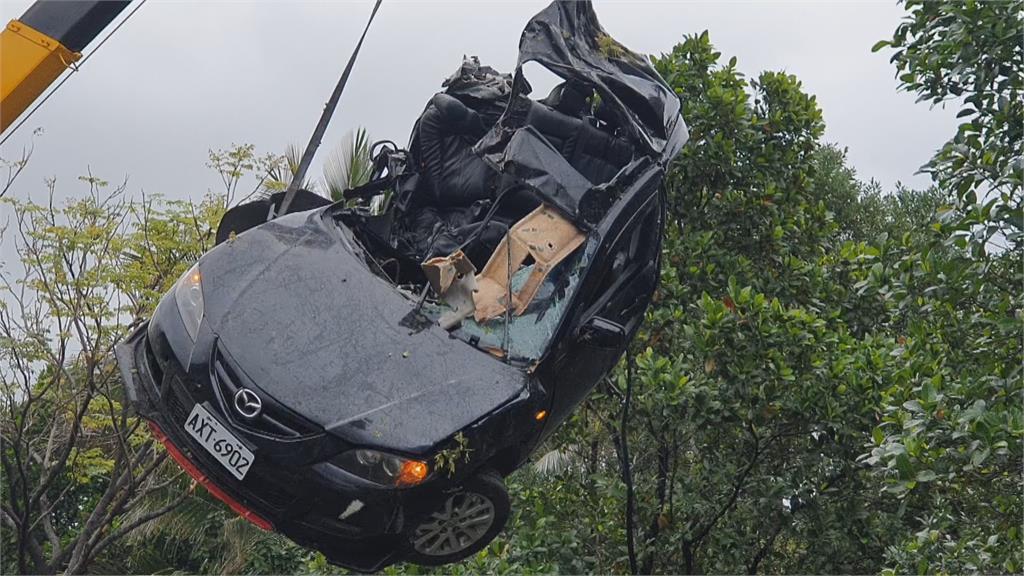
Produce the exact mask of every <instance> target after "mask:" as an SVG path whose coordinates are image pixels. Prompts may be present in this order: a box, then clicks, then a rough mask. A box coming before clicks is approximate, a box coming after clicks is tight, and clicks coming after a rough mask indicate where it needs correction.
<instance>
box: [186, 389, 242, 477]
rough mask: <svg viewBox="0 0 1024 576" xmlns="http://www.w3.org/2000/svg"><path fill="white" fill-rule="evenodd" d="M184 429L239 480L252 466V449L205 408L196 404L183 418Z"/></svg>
mask: <svg viewBox="0 0 1024 576" xmlns="http://www.w3.org/2000/svg"><path fill="white" fill-rule="evenodd" d="M185 431H186V432H188V433H189V434H190V435H191V436H192V437H193V438H195V439H196V440H198V441H199V443H200V444H201V445H202V446H203V448H206V451H207V452H209V453H210V454H213V457H214V458H216V459H217V462H220V463H221V465H222V466H224V467H225V468H227V469H228V472H231V474H232V475H233V476H234V477H235V478H238V479H239V480H241V479H242V478H245V473H246V472H248V471H249V466H252V463H253V460H255V459H256V458H255V456H253V453H252V450H249V449H248V448H246V447H245V446H244V445H242V443H241V442H240V441H239V440H238V438H235V435H234V434H232V433H231V432H228V431H227V429H226V428H224V426H222V425H221V423H220V422H218V421H217V419H216V418H214V417H213V415H212V414H210V413H209V412H208V411H207V410H206V408H203V407H202V406H201V405H199V404H196V405H195V408H192V413H191V414H189V415H188V418H187V419H186V420H185Z"/></svg>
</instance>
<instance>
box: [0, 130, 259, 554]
mask: <svg viewBox="0 0 1024 576" xmlns="http://www.w3.org/2000/svg"><path fill="white" fill-rule="evenodd" d="M211 164H213V165H215V166H216V167H217V169H218V172H219V173H220V175H221V177H222V180H223V183H224V187H225V192H224V196H215V195H209V196H207V197H206V198H205V199H203V200H202V201H201V202H199V203H193V202H187V201H170V200H165V199H162V198H153V197H148V198H147V197H146V196H145V195H143V197H142V199H141V201H138V202H131V201H128V200H127V199H126V198H125V189H126V183H122V184H121V185H120V186H117V187H115V188H114V189H113V190H110V189H109V184H108V183H107V182H106V181H104V180H102V179H100V178H98V177H95V176H93V175H91V174H90V175H89V176H87V177H83V178H82V181H83V182H84V183H85V185H86V186H87V190H88V192H87V193H86V194H85V195H83V196H82V197H80V198H78V199H74V200H70V201H68V202H67V203H66V204H64V205H63V206H61V205H58V204H57V203H56V202H55V201H54V190H55V186H56V182H55V181H54V180H49V181H48V182H47V196H48V197H47V200H46V201H45V202H43V203H36V202H33V201H31V200H27V199H14V198H10V197H8V198H4V200H3V202H4V204H5V206H6V207H8V208H9V209H10V210H11V212H12V216H13V217H12V224H11V225H10V226H11V228H10V229H8V230H6V231H5V234H4V238H5V239H10V240H9V241H11V242H12V243H13V247H14V249H15V252H16V253H17V254H18V256H19V260H18V261H17V262H16V263H15V264H14V266H10V267H6V268H5V269H4V270H2V271H0V290H3V293H4V295H3V298H2V299H0V359H2V364H0V392H2V395H0V408H2V410H3V417H2V419H0V434H2V449H0V463H2V470H3V481H2V483H0V496H2V499H0V521H2V522H3V526H4V528H5V529H4V531H3V536H2V540H0V543H2V546H3V550H4V552H5V553H4V555H3V559H4V562H5V564H4V570H5V571H15V570H16V571H18V572H20V573H54V572H60V571H63V572H66V573H69V574H74V573H82V572H85V571H86V570H88V569H89V568H90V567H91V566H94V565H96V564H97V563H99V564H104V565H106V566H108V567H110V569H111V571H114V572H123V571H126V570H125V568H126V567H127V566H128V565H129V564H128V563H126V562H120V561H112V560H111V559H112V558H114V557H116V556H114V557H112V556H111V555H110V554H111V552H112V551H114V550H117V549H118V548H119V547H121V546H122V545H123V542H124V539H125V538H126V537H127V536H129V535H130V534H131V533H132V532H133V531H134V530H137V529H139V528H140V527H142V526H145V525H146V524H148V523H151V522H153V521H154V520H156V519H158V518H160V517H161V516H163V515H165V514H168V513H169V512H171V511H172V510H174V509H176V508H177V507H178V506H180V505H181V504H182V503H183V502H186V501H188V500H190V499H193V498H194V495H193V492H192V491H190V490H188V489H187V488H188V484H187V482H185V481H184V478H183V474H182V472H181V471H180V469H179V468H178V467H177V466H176V465H174V464H172V463H168V462H167V459H166V453H165V452H164V451H163V448H162V446H160V445H159V444H158V443H154V442H153V439H152V437H151V436H150V435H149V433H148V430H147V429H146V427H145V426H143V425H142V421H141V420H140V419H138V418H137V417H136V416H135V415H134V414H132V412H131V410H130V409H129V406H128V405H127V401H126V399H125V396H124V391H123V388H122V384H121V379H120V374H119V372H118V369H117V366H116V364H115V362H114V359H113V355H112V350H113V346H114V345H115V344H116V343H117V342H119V341H121V340H122V339H123V338H124V337H125V336H126V335H127V333H128V332H129V331H130V330H131V329H132V328H134V327H135V326H137V325H138V323H139V322H140V321H141V319H143V318H145V317H146V316H148V315H149V314H150V313H151V312H152V310H153V308H154V307H155V305H156V302H157V300H158V298H159V297H160V296H161V295H162V294H163V293H164V292H165V291H166V290H167V289H169V288H170V286H171V285H172V283H173V282H174V281H175V280H176V279H177V278H178V277H179V276H180V274H182V273H183V272H184V271H185V269H186V268H187V267H188V265H189V263H190V262H193V261H195V260H196V259H197V258H198V257H199V255H200V254H202V253H203V252H204V251H206V250H207V249H209V248H210V247H211V246H212V244H213V238H214V232H215V230H216V226H217V223H218V222H219V220H220V216H221V214H222V213H223V211H224V207H225V205H226V204H227V200H226V198H229V197H231V196H232V195H233V194H234V193H235V191H236V190H237V188H238V185H239V182H240V181H241V180H243V179H244V178H245V177H246V176H247V175H248V174H250V173H251V172H252V171H253V170H256V169H257V167H258V166H261V161H260V160H259V159H257V158H256V157H255V155H254V154H253V151H252V148H251V147H246V146H242V147H235V148H233V149H232V150H227V151H216V152H211ZM259 180H262V178H258V182H257V186H259V185H260V182H259ZM119 568H120V569H119Z"/></svg>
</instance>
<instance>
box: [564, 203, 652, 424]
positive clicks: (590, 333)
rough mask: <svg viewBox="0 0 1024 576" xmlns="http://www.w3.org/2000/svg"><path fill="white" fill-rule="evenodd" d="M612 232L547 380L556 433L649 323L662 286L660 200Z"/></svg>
mask: <svg viewBox="0 0 1024 576" xmlns="http://www.w3.org/2000/svg"><path fill="white" fill-rule="evenodd" d="M624 220H625V222H624V223H622V224H620V225H618V226H616V225H614V224H613V226H612V227H611V229H612V230H617V232H616V236H615V237H614V239H613V240H611V241H610V244H609V250H608V251H607V252H604V254H605V255H606V256H604V257H602V258H600V259H599V260H598V261H597V264H596V266H598V267H599V268H597V269H595V270H594V271H593V273H594V274H595V276H594V279H593V283H591V284H590V286H591V289H590V290H587V293H586V294H585V298H584V301H583V304H582V306H581V309H582V312H581V313H580V314H579V316H578V317H577V319H576V320H575V321H574V323H573V324H574V326H576V327H577V328H576V329H575V330H573V331H572V332H571V333H570V334H568V335H567V336H566V337H565V338H564V339H563V341H562V342H561V343H560V345H559V349H558V351H557V356H556V357H555V360H554V362H553V363H552V370H551V373H550V375H549V378H547V380H548V382H549V387H550V390H551V393H552V404H551V415H552V416H551V422H550V423H549V426H548V430H553V429H554V427H555V426H553V425H557V423H559V422H561V421H562V420H564V419H565V418H567V417H568V415H569V414H570V413H571V411H572V409H573V408H574V407H575V406H576V405H577V404H579V403H580V402H581V401H582V400H583V398H584V397H586V395H587V394H588V393H589V392H590V391H591V390H592V389H593V387H594V386H595V385H596V384H597V382H598V381H600V379H601V377H602V376H604V375H605V374H606V373H607V372H608V371H609V370H611V369H612V368H613V367H614V366H615V363H616V362H618V360H619V358H620V357H621V355H622V353H623V351H624V350H625V347H626V344H627V343H628V342H629V339H630V338H632V336H633V335H634V334H635V333H636V330H637V329H638V328H639V327H640V323H641V322H642V321H643V315H644V311H645V310H646V309H647V305H648V303H649V302H650V299H651V296H652V294H653V292H654V288H655V287H656V285H657V280H658V256H659V252H660V247H661V232H662V226H663V214H662V202H661V199H660V196H659V194H657V193H654V194H652V195H650V196H649V197H648V198H647V199H646V201H645V202H644V204H643V205H642V206H641V208H640V209H639V210H636V211H632V213H631V214H630V215H628V216H626V215H624Z"/></svg>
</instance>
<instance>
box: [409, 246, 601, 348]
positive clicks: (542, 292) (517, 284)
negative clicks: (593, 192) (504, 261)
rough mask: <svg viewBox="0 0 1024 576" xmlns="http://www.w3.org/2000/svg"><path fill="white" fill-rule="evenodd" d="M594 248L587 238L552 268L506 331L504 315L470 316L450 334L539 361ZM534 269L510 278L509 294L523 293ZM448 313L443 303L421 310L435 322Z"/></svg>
mask: <svg viewBox="0 0 1024 576" xmlns="http://www.w3.org/2000/svg"><path fill="white" fill-rule="evenodd" d="M597 246H598V242H597V240H596V238H594V237H590V238H589V239H588V240H587V242H586V243H585V244H584V246H583V247H582V248H581V249H578V250H576V251H575V252H574V253H573V254H572V255H571V256H569V257H568V258H567V259H565V260H564V261H562V262H561V263H559V264H558V265H557V266H555V267H554V269H552V270H551V271H550V272H549V273H548V275H547V276H546V277H545V278H544V281H543V282H542V283H541V284H540V287H539V288H538V290H537V292H536V294H535V295H534V297H533V300H532V301H531V302H530V303H529V305H528V306H527V307H526V309H525V311H524V312H523V313H522V314H520V315H516V314H511V313H510V314H509V315H508V324H507V326H508V329H507V330H506V315H505V314H502V315H500V316H498V317H496V318H492V319H489V320H485V321H482V322H478V321H477V320H476V319H475V318H474V317H472V316H470V317H468V318H466V319H464V320H463V321H462V325H461V326H460V327H459V328H457V329H455V330H453V331H452V335H453V336H455V337H456V338H459V339H460V340H463V341H465V342H468V343H470V344H473V345H474V346H476V347H477V348H480V349H482V350H486V351H488V352H490V353H492V354H494V355H496V356H500V357H505V356H507V357H509V358H511V359H523V360H536V359H538V358H540V357H541V356H542V355H543V354H544V351H545V350H546V349H547V346H548V344H549V342H550V341H551V338H552V337H553V336H554V334H555V331H556V330H558V327H559V325H560V324H561V321H562V318H563V317H564V316H565V314H566V312H568V310H569V303H570V302H571V301H572V299H573V296H575V294H576V289H577V288H578V286H579V283H580V280H581V279H582V276H583V273H584V272H585V271H586V269H587V267H588V266H589V265H590V262H591V259H592V258H593V255H594V253H595V252H596V251H597ZM536 266H537V264H536V263H534V264H529V265H527V266H523V267H522V268H520V269H519V270H517V271H516V272H514V273H513V274H512V282H511V286H510V288H511V290H512V292H518V291H520V290H522V289H523V287H524V285H525V284H526V282H527V280H528V279H529V278H530V277H531V275H533V273H534V270H535V268H536ZM451 311H452V307H451V306H450V305H448V304H447V303H445V302H439V303H431V302H428V303H425V305H424V306H423V312H424V314H426V316H427V317H429V318H430V319H432V320H434V321H438V320H439V319H440V318H441V317H442V316H443V315H444V314H446V313H448V312H451Z"/></svg>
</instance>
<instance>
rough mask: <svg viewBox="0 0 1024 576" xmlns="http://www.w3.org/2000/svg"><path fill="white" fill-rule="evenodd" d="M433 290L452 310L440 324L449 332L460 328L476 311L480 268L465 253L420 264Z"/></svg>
mask: <svg viewBox="0 0 1024 576" xmlns="http://www.w3.org/2000/svg"><path fill="white" fill-rule="evenodd" d="M420 267H421V268H422V269H423V274H425V275H426V277H427V280H428V281H429V282H430V286H431V287H432V288H433V289H434V292H436V293H437V294H438V295H439V296H440V297H441V299H442V300H443V301H444V302H445V304H447V305H448V306H449V307H451V310H450V311H448V312H445V313H444V314H443V315H442V316H441V318H439V319H438V321H437V323H438V325H439V326H441V327H442V328H444V329H445V330H450V329H452V328H454V327H456V326H458V325H459V324H460V323H461V322H462V320H463V319H465V318H468V317H469V316H470V315H471V314H473V312H474V311H475V309H476V308H475V306H474V304H473V294H474V292H476V289H477V283H476V276H474V274H476V267H475V266H473V263H472V262H470V261H469V258H466V255H465V254H463V252H462V250H458V251H456V252H455V253H453V254H451V255H448V256H438V257H436V258H431V259H430V260H427V261H426V262H424V263H422V264H420Z"/></svg>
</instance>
